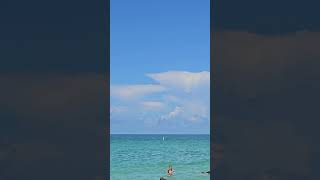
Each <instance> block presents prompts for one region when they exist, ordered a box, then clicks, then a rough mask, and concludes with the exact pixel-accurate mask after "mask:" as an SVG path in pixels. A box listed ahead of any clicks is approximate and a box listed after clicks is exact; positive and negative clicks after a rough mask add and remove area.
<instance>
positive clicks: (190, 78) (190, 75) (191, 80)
mask: <svg viewBox="0 0 320 180" xmlns="http://www.w3.org/2000/svg"><path fill="white" fill-rule="evenodd" d="M147 76H148V77H150V78H152V79H153V80H155V81H157V82H158V83H160V84H161V85H163V86H168V87H173V88H179V89H183V90H184V91H185V92H190V91H191V90H192V89H194V88H197V87H199V86H203V85H209V83H210V72H208V71H202V72H188V71H167V72H162V73H149V74H147Z"/></svg>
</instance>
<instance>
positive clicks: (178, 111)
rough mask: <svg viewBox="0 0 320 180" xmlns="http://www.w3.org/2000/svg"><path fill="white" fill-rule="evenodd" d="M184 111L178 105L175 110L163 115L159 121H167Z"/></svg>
mask: <svg viewBox="0 0 320 180" xmlns="http://www.w3.org/2000/svg"><path fill="white" fill-rule="evenodd" d="M182 112H183V109H182V108H181V107H180V106H176V107H175V108H174V110H172V111H170V112H169V113H168V114H166V115H162V116H161V118H160V119H159V122H158V123H160V122H161V121H167V120H170V119H173V118H175V117H177V116H178V115H179V114H181V113H182Z"/></svg>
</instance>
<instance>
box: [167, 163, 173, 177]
mask: <svg viewBox="0 0 320 180" xmlns="http://www.w3.org/2000/svg"><path fill="white" fill-rule="evenodd" d="M167 174H168V176H172V175H173V168H172V165H169V167H168V170H167Z"/></svg>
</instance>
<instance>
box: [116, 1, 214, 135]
mask: <svg viewBox="0 0 320 180" xmlns="http://www.w3.org/2000/svg"><path fill="white" fill-rule="evenodd" d="M209 14H210V10H209V0H204V1H196V0H184V1H182V0H161V1H160V0H158V1H157V0H138V1H131V0H111V20H110V21H111V22H110V28H111V33H110V51H111V55H110V61H111V63H110V67H111V70H110V71H111V72H110V73H111V77H110V80H111V109H110V111H111V118H110V120H111V133H170V134H175V133H202V134H203V133H209V126H210V123H209V115H210V111H209V109H210V107H209V94H210V93H209V80H210V79H209V78H210V77H209V68H210V49H209V44H210V39H209V35H210V21H209V20H210V17H209Z"/></svg>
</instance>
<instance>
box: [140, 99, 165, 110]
mask: <svg viewBox="0 0 320 180" xmlns="http://www.w3.org/2000/svg"><path fill="white" fill-rule="evenodd" d="M141 105H142V106H143V108H144V109H146V110H159V109H162V108H163V107H164V106H165V104H164V103H163V102H161V101H144V102H142V103H141Z"/></svg>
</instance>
